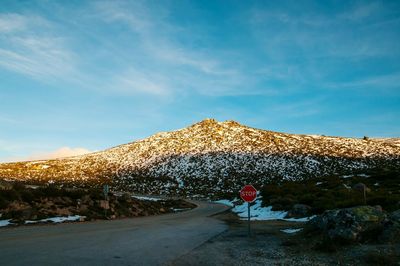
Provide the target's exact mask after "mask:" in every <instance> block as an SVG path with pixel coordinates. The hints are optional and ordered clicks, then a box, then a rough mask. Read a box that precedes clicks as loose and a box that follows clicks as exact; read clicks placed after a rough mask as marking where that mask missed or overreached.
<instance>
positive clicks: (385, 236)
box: [379, 210, 400, 243]
mask: <svg viewBox="0 0 400 266" xmlns="http://www.w3.org/2000/svg"><path fill="white" fill-rule="evenodd" d="M379 240H380V241H381V242H383V243H387V242H391V243H394V242H396V243H399V242H400V210H397V211H394V212H392V213H391V214H390V215H389V217H388V220H387V221H386V222H385V224H384V229H383V232H382V235H381V236H380V238H379Z"/></svg>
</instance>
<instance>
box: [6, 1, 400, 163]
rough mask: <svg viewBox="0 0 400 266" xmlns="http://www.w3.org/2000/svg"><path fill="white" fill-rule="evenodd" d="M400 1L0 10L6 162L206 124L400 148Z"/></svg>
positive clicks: (80, 4) (45, 4)
mask: <svg viewBox="0 0 400 266" xmlns="http://www.w3.org/2000/svg"><path fill="white" fill-rule="evenodd" d="M399 84H400V2H399V1H392V2H391V1H378V2H374V1H332V2H330V1H288V2H285V1H15V0H13V1H8V0H2V1H1V3H0V161H13V160H21V159H36V158H43V157H54V156H60V155H69V154H78V153H82V152H85V151H87V150H89V151H95V150H101V149H104V148H107V147H111V146H114V145H118V144H122V143H126V142H130V141H133V140H136V139H140V138H144V137H147V136H149V135H151V134H154V133H156V132H159V131H168V130H173V129H178V128H182V127H186V126H188V125H190V124H192V123H194V122H197V121H200V120H202V119H204V118H207V117H212V118H216V119H217V120H237V121H239V122H241V123H243V124H246V125H249V126H253V127H257V128H263V129H268V130H275V131H282V132H289V133H301V134H325V135H335V136H350V137H362V136H364V135H367V136H375V137H399V136H400V122H399V121H400V119H399V117H400V85H399Z"/></svg>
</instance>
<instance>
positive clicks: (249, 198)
mask: <svg viewBox="0 0 400 266" xmlns="http://www.w3.org/2000/svg"><path fill="white" fill-rule="evenodd" d="M256 196H257V190H256V189H255V188H254V187H253V186H252V185H245V186H244V187H243V188H242V189H241V190H240V197H241V198H242V200H244V201H246V202H253V201H255V199H256Z"/></svg>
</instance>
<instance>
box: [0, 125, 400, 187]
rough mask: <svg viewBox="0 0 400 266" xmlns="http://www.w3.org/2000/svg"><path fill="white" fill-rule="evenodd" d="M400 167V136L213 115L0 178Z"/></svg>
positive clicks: (254, 179)
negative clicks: (271, 126) (259, 124)
mask: <svg viewBox="0 0 400 266" xmlns="http://www.w3.org/2000/svg"><path fill="white" fill-rule="evenodd" d="M382 166H390V167H395V168H400V145H399V141H398V139H354V138H340V137H326V136H317V135H294V134H284V133H278V132H272V131H265V130H259V129H254V128H250V127H246V126H243V125H241V124H239V123H237V122H234V121H226V122H217V121H215V120H213V119H206V120H204V121H201V122H199V123H196V124H194V125H192V126H189V127H187V128H184V129H181V130H177V131H173V132H162V133H158V134H155V135H153V136H151V137H149V138H146V139H143V140H139V141H135V142H132V143H128V144H124V145H120V146H117V147H114V148H111V149H108V150H105V151H101V152H96V153H91V154H87V155H82V156H76V157H71V158H65V159H58V160H48V161H34V162H20V163H6V164H0V178H3V179H8V180H27V181H40V182H73V183H76V182H77V183H79V182H98V183H101V182H110V183H113V184H114V185H116V186H118V187H120V188H123V189H130V190H133V191H136V192H139V193H181V192H183V191H185V192H187V193H188V194H204V193H218V192H221V191H223V192H234V191H237V189H238V188H239V187H240V186H241V185H242V184H244V183H246V182H251V183H253V184H255V185H261V184H263V182H265V181H266V180H270V179H290V180H298V179H303V178H312V177H318V176H322V175H329V174H346V173H350V174H351V173H354V172H356V173H357V172H358V173H361V172H363V171H365V170H368V169H370V168H374V167H382Z"/></svg>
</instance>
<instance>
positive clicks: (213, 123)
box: [194, 118, 243, 127]
mask: <svg viewBox="0 0 400 266" xmlns="http://www.w3.org/2000/svg"><path fill="white" fill-rule="evenodd" d="M195 125H197V126H202V127H215V126H228V127H231V126H243V125H241V124H240V123H238V122H236V121H234V120H226V121H224V122H219V121H218V120H216V119H214V118H206V119H204V120H202V121H200V122H198V123H196V124H194V126H195Z"/></svg>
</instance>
